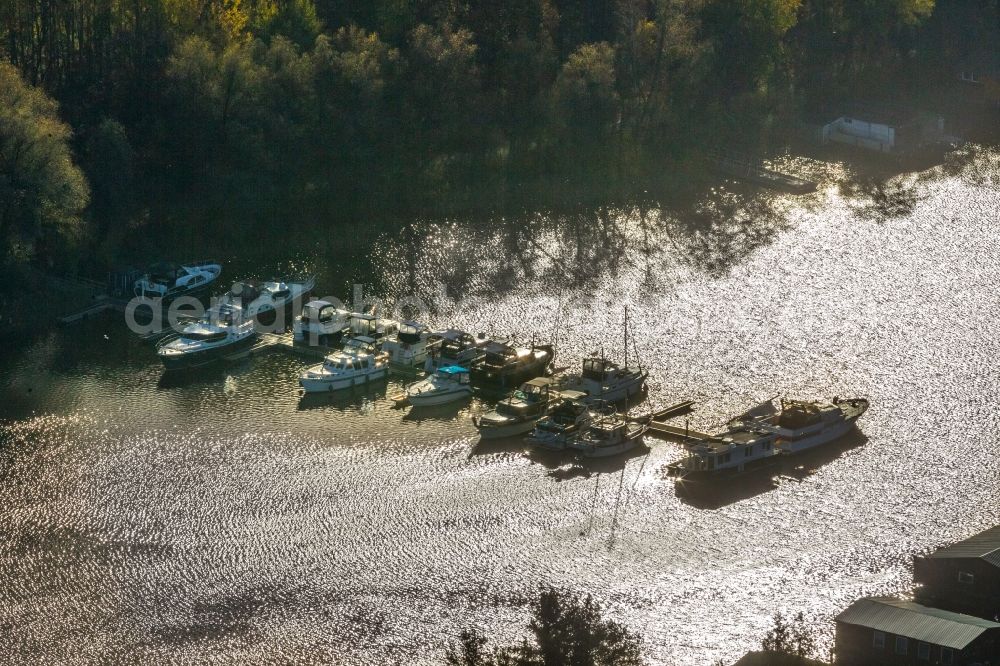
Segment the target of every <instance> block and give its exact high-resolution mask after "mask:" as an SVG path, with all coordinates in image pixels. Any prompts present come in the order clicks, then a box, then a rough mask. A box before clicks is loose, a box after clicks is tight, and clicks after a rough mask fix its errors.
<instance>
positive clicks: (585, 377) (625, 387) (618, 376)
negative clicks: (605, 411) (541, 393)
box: [563, 356, 649, 402]
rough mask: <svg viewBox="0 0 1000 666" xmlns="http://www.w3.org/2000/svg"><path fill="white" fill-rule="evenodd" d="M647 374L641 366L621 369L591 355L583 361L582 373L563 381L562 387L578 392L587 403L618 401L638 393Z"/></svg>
mask: <svg viewBox="0 0 1000 666" xmlns="http://www.w3.org/2000/svg"><path fill="white" fill-rule="evenodd" d="M648 375H649V373H648V372H646V371H645V370H644V369H643V368H641V367H638V368H628V367H621V366H619V365H618V364H617V363H613V362H611V361H610V360H608V359H606V358H604V357H603V356H595V357H591V358H585V359H583V369H582V372H581V373H580V374H579V375H578V376H575V377H570V378H569V379H567V380H566V381H565V383H564V384H563V385H564V386H565V387H566V388H568V389H570V390H575V391H582V392H583V393H585V394H586V395H587V399H588V400H601V401H604V402H621V401H623V400H628V399H629V398H631V397H633V396H636V395H639V394H640V393H642V391H643V390H645V388H646V377H647V376H648Z"/></svg>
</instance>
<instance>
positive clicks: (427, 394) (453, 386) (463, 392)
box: [406, 365, 472, 407]
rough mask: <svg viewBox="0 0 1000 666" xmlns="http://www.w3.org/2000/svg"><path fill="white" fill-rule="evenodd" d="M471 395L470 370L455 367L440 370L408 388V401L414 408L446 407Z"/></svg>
mask: <svg viewBox="0 0 1000 666" xmlns="http://www.w3.org/2000/svg"><path fill="white" fill-rule="evenodd" d="M470 395H472V384H471V383H470V381H469V370H468V369H467V368H463V367H461V366H454V365H453V366H446V367H444V368H438V369H437V370H436V371H435V372H434V374H433V375H431V376H430V377H427V378H426V379H422V380H420V381H419V382H414V383H413V384H410V385H409V386H407V387H406V399H407V400H408V401H409V403H410V404H411V405H413V406H414V407H425V406H431V405H444V404H447V403H450V402H456V401H458V400H462V399H464V398H467V397H469V396H470Z"/></svg>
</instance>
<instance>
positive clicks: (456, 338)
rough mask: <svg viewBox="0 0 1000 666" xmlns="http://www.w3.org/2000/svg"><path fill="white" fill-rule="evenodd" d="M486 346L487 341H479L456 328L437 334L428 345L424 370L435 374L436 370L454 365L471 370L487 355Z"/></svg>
mask: <svg viewBox="0 0 1000 666" xmlns="http://www.w3.org/2000/svg"><path fill="white" fill-rule="evenodd" d="M485 345H486V341H485V340H477V339H476V338H475V337H473V336H472V334H471V333H466V332H465V331H460V330H458V329H454V328H449V329H448V330H447V331H444V332H442V333H435V334H434V335H432V336H431V339H430V341H428V343H427V347H428V352H429V353H428V355H427V361H426V362H425V363H424V369H425V370H426V371H427V372H433V371H434V370H435V369H436V368H443V367H447V366H453V365H459V366H462V367H463V368H471V367H472V365H473V364H474V363H475V362H476V361H477V360H478V359H479V358H480V357H481V356H482V355H483V354H484V353H485V352H484V350H483V348H484V347H485Z"/></svg>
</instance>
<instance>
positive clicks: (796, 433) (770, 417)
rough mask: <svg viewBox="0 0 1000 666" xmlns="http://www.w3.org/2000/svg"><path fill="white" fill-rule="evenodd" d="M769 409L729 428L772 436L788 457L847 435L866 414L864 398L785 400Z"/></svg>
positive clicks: (738, 420) (756, 411)
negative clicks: (738, 428)
mask: <svg viewBox="0 0 1000 666" xmlns="http://www.w3.org/2000/svg"><path fill="white" fill-rule="evenodd" d="M769 402H771V405H772V409H771V410H768V409H767V407H766V403H765V404H764V405H761V406H758V407H757V408H755V409H754V410H751V412H748V413H747V414H745V415H743V416H741V417H737V418H736V419H734V422H733V423H731V425H742V426H743V427H745V428H752V429H754V430H758V431H762V432H767V433H772V434H774V435H775V443H774V446H775V448H776V449H778V450H779V451H782V452H784V453H788V454H795V453H800V452H802V451H806V450H808V449H812V448H815V447H817V446H822V445H824V444H829V443H830V442H832V441H834V440H836V439H839V438H841V437H843V436H844V435H846V434H847V432H848V431H849V430H850V429H851V427H852V426H853V425H854V424H855V422H856V421H857V420H858V419H859V418H861V417H862V416H863V415H864V413H865V412H866V411H868V404H869V403H868V400H867V399H866V398H849V399H846V400H844V399H841V398H834V399H833V400H829V401H827V400H812V401H806V400H786V399H782V400H781V401H780V403H779V408H777V409H774V408H773V400H772V401H769Z"/></svg>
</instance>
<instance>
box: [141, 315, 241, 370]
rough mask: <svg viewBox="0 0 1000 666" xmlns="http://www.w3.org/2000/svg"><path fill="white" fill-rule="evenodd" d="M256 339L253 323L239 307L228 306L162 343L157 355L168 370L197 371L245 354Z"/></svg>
mask: <svg viewBox="0 0 1000 666" xmlns="http://www.w3.org/2000/svg"><path fill="white" fill-rule="evenodd" d="M256 339H257V330H256V328H255V327H254V322H253V320H252V319H248V318H246V317H244V315H243V311H242V310H240V309H239V308H237V307H233V306H231V305H225V306H220V307H218V308H216V309H215V310H213V311H211V312H210V313H209V316H208V317H206V318H205V319H202V320H200V321H197V322H194V323H191V324H188V325H187V326H185V327H184V328H183V329H181V332H180V334H179V335H177V336H176V337H172V338H169V339H164V340H161V341H160V343H159V344H158V345H157V348H156V354H157V356H159V358H160V361H162V362H163V365H164V367H166V368H167V370H181V369H187V368H196V367H200V366H203V365H207V364H209V363H212V362H214V361H218V360H219V359H222V358H226V357H230V356H236V355H239V354H241V353H243V352H246V351H247V350H248V349H249V348H250V347H252V346H253V344H254V341H255V340H256Z"/></svg>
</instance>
